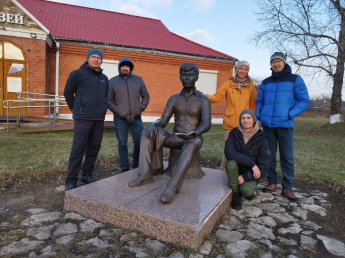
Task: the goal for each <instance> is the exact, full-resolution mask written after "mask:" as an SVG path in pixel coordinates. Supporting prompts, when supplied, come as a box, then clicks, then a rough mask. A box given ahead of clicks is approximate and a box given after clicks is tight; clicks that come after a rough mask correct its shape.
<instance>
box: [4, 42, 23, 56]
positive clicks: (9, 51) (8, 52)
mask: <svg viewBox="0 0 345 258" xmlns="http://www.w3.org/2000/svg"><path fill="white" fill-rule="evenodd" d="M4 58H5V59H15V60H25V58H24V56H23V53H22V51H21V50H20V49H19V48H17V47H16V46H15V45H13V44H11V43H9V42H4Z"/></svg>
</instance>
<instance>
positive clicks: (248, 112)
mask: <svg viewBox="0 0 345 258" xmlns="http://www.w3.org/2000/svg"><path fill="white" fill-rule="evenodd" d="M244 114H249V115H251V117H252V118H253V120H254V124H255V123H256V122H257V121H258V120H257V119H256V116H255V114H254V112H253V111H252V110H251V109H244V110H243V111H242V112H241V114H240V118H239V121H240V123H241V117H242V116H243V115H244Z"/></svg>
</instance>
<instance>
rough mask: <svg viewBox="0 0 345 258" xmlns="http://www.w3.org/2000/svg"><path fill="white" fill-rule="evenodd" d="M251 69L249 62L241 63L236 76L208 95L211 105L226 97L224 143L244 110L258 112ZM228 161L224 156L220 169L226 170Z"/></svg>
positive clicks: (236, 68)
mask: <svg viewBox="0 0 345 258" xmlns="http://www.w3.org/2000/svg"><path fill="white" fill-rule="evenodd" d="M249 68H250V66H249V63H248V62H247V61H239V62H238V63H237V64H236V66H235V71H236V75H235V76H233V77H232V78H230V80H228V81H226V82H225V83H224V84H223V85H222V86H221V87H220V88H219V90H218V91H217V92H216V93H215V94H213V95H209V94H206V95H207V97H208V98H209V99H210V102H211V103H217V102H219V101H221V100H222V99H223V98H224V97H226V108H225V113H224V117H223V132H224V142H225V141H226V140H227V138H228V136H229V132H230V131H231V130H232V129H233V128H235V127H236V126H237V123H238V117H239V115H240V113H241V111H242V110H244V109H251V110H252V111H253V112H254V114H255V112H256V105H255V100H256V90H255V86H254V81H253V80H252V78H250V76H249V75H248V72H249ZM226 161H227V160H226V158H225V156H223V158H222V164H221V166H220V169H223V170H225V163H226Z"/></svg>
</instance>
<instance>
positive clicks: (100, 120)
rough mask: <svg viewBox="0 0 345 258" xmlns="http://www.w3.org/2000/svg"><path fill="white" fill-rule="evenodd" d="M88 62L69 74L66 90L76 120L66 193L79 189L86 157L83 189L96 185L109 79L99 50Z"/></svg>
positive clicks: (89, 56) (91, 54)
mask: <svg viewBox="0 0 345 258" xmlns="http://www.w3.org/2000/svg"><path fill="white" fill-rule="evenodd" d="M86 60H87V61H85V63H84V64H82V66H80V68H79V69H78V70H75V71H73V72H71V73H70V75H69V77H68V79H67V82H66V86H65V90H64V96H65V99H66V102H67V104H68V107H69V109H70V110H71V111H72V113H73V118H74V129H73V145H72V150H71V154H70V158H69V162H68V169H67V177H66V180H65V183H66V190H70V189H73V188H76V187H77V182H78V173H79V170H80V167H81V164H82V160H83V157H84V155H85V160H84V163H83V167H82V173H81V179H80V185H85V184H89V183H93V182H95V179H94V178H93V177H92V172H93V170H94V165H95V161H96V159H97V155H98V152H99V150H100V147H101V142H102V137H103V128H104V118H105V113H106V112H107V94H108V77H107V76H106V75H104V74H103V73H102V69H101V64H102V60H103V53H102V52H101V51H100V50H99V49H94V48H93V49H90V50H89V51H88V52H87V58H86Z"/></svg>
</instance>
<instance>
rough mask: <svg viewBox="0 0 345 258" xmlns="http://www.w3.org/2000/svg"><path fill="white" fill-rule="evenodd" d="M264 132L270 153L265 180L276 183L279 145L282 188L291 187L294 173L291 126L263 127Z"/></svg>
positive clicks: (289, 188)
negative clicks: (268, 167) (269, 162)
mask: <svg viewBox="0 0 345 258" xmlns="http://www.w3.org/2000/svg"><path fill="white" fill-rule="evenodd" d="M264 133H265V135H266V139H267V142H268V147H269V149H270V153H271V165H270V169H269V171H268V175H267V180H268V182H269V183H270V184H277V181H278V173H277V150H278V147H277V145H279V156H280V168H281V171H282V174H283V180H282V187H283V190H286V189H287V190H291V189H292V188H293V184H292V180H291V179H292V178H293V176H294V173H295V166H294V155H293V128H282V127H275V128H269V127H264Z"/></svg>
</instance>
